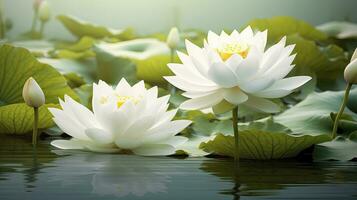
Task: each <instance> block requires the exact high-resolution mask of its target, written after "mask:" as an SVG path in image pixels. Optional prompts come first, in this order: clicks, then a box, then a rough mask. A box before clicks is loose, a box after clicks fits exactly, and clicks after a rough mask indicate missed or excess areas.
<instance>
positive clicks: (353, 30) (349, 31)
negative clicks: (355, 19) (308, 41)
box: [316, 21, 357, 39]
mask: <svg viewBox="0 0 357 200" xmlns="http://www.w3.org/2000/svg"><path fill="white" fill-rule="evenodd" d="M316 28H317V29H318V30H320V31H322V32H325V33H326V34H327V35H329V36H331V37H335V38H338V39H352V38H355V39H356V38H357V24H355V23H351V22H344V21H333V22H327V23H324V24H321V25H319V26H317V27H316Z"/></svg>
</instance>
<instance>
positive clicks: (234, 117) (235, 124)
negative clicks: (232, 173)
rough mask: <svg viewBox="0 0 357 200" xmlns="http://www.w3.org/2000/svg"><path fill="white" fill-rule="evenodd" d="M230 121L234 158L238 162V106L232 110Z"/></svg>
mask: <svg viewBox="0 0 357 200" xmlns="http://www.w3.org/2000/svg"><path fill="white" fill-rule="evenodd" d="M232 122H233V131H234V144H235V149H234V150H235V152H234V160H235V161H236V162H239V133H238V106H237V107H235V108H233V110H232Z"/></svg>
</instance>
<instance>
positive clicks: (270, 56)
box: [261, 37, 286, 71]
mask: <svg viewBox="0 0 357 200" xmlns="http://www.w3.org/2000/svg"><path fill="white" fill-rule="evenodd" d="M285 42H286V37H283V38H282V39H281V40H280V41H279V42H278V43H277V44H275V45H273V46H271V47H270V48H269V49H268V50H267V51H266V52H265V53H264V55H263V59H262V63H261V70H262V71H266V70H268V69H269V68H271V67H272V66H273V65H274V64H275V63H276V62H277V61H278V60H279V59H280V57H281V54H282V52H283V51H284V46H285Z"/></svg>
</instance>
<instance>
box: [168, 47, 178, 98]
mask: <svg viewBox="0 0 357 200" xmlns="http://www.w3.org/2000/svg"><path fill="white" fill-rule="evenodd" d="M174 59H175V49H172V48H171V49H170V63H174ZM167 88H168V90H169V92H170V94H171V95H174V94H175V93H176V90H175V87H173V86H172V85H171V84H170V83H167Z"/></svg>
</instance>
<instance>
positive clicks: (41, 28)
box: [40, 22, 46, 37]
mask: <svg viewBox="0 0 357 200" xmlns="http://www.w3.org/2000/svg"><path fill="white" fill-rule="evenodd" d="M45 23H46V22H41V25H40V35H41V37H43V32H44V31H45Z"/></svg>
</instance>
